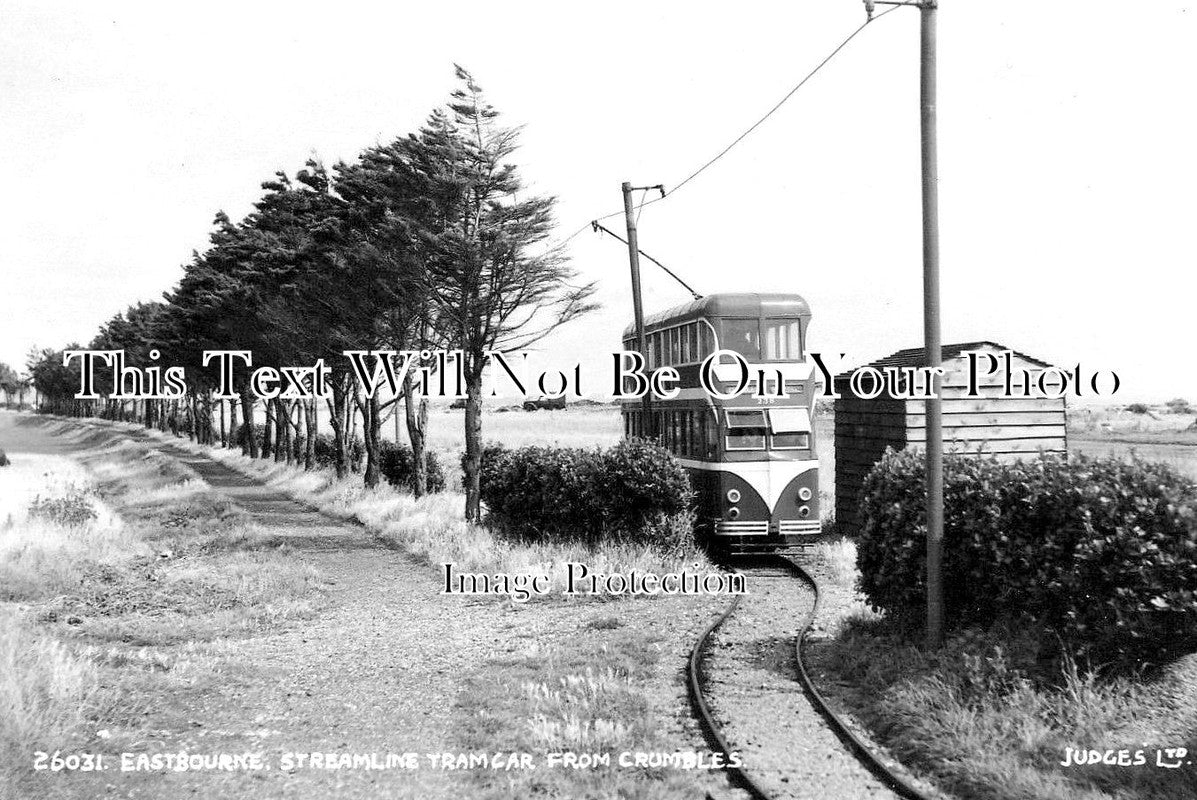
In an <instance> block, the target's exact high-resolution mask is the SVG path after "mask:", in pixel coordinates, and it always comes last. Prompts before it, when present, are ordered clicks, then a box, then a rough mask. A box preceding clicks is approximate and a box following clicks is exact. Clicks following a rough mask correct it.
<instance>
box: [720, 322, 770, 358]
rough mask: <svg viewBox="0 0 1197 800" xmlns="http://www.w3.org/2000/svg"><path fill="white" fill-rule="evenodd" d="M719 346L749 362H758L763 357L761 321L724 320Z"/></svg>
mask: <svg viewBox="0 0 1197 800" xmlns="http://www.w3.org/2000/svg"><path fill="white" fill-rule="evenodd" d="M719 346H720V347H722V348H723V349H724V350H733V351H735V352H737V353H739V354H740V355H742V356H744V358H746V359H748V360H749V361H756V360H757V359H759V358H760V357H761V327H760V321H759V320H757V319H755V318H753V319H747V318H745V319H725V320H723V335H722V337H721V338H720V342H719Z"/></svg>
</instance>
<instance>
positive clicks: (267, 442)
mask: <svg viewBox="0 0 1197 800" xmlns="http://www.w3.org/2000/svg"><path fill="white" fill-rule="evenodd" d="M263 407H264V408H265V409H266V421H265V423H264V424H263V425H262V458H270V449H271V447H273V446H274V403H272V402H271V401H269V400H267V401H265V402H264V403H263Z"/></svg>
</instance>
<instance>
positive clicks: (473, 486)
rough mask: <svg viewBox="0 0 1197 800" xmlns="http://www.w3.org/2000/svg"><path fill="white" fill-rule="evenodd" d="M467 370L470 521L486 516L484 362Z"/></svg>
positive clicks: (467, 510) (467, 502) (466, 485)
mask: <svg viewBox="0 0 1197 800" xmlns="http://www.w3.org/2000/svg"><path fill="white" fill-rule="evenodd" d="M476 362H477V366H476V367H474V364H473V363H471V364H470V366H471V367H474V368H472V369H469V370H467V372H466V407H465V460H464V461H463V462H462V465H463V467H464V472H465V475H464V477H463V483H464V486H463V487H462V488H464V489H465V496H466V498H465V518H466V521H467V522H480V521H481V520H482V489H481V484H480V480H479V478H480V474H481V472H482V362H481V359H477V360H476Z"/></svg>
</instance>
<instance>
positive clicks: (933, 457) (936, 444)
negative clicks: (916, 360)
mask: <svg viewBox="0 0 1197 800" xmlns="http://www.w3.org/2000/svg"><path fill="white" fill-rule="evenodd" d="M864 4H865V11H866V12H867V13H868V15H869V19H870V20H871V19H872V18H873V8H874V6H877V5H887V6H917V7H918V9H919V14H920V17H921V18H922V24H921V26H920V36H919V39H920V71H919V95H920V100H919V105H920V128H921V133H922V137H921V138H922V162H923V340H924V344H925V347H926V356H925V357H926V360H927V366H928V367H929V368H931V369H938V368H939V367H941V366H942V364H943V346H942V342H941V339H940V324H939V165H938V159H937V146H936V135H935V134H936V130H935V129H936V116H935V110H936V109H935V106H936V81H935V78H936V63H935V62H936V39H935V13H936V11H937V10H938V7H939V2H938V0H898V1H895V0H864ZM942 383H943V382H942V381H941V380H940V378H939V376H938V375H935V376H934V377H932V378H931V387H930V389H931V391H930V392H929V394H930V395H931V397H930V398H929V399H928V400H926V401H925V402H926V407H925V410H924V413H925V415H926V418H927V646H928V647H930V648H938V647H939V646H940V645H942V644H943V626H944V607H943V406H942V403H941V401H940V397H939V392H940V390H941V388H942Z"/></svg>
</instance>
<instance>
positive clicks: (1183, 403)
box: [1166, 397, 1197, 414]
mask: <svg viewBox="0 0 1197 800" xmlns="http://www.w3.org/2000/svg"><path fill="white" fill-rule="evenodd" d="M1166 405H1167V406H1168V410H1169V411H1171V412H1172V413H1173V414H1193V413H1197V412H1195V410H1194V409H1193V406H1192V404H1191V403H1189V401H1188V400H1186V399H1184V398H1183V397H1176V398H1173V399H1172V400H1169V401H1168V402H1167V404H1166Z"/></svg>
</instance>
